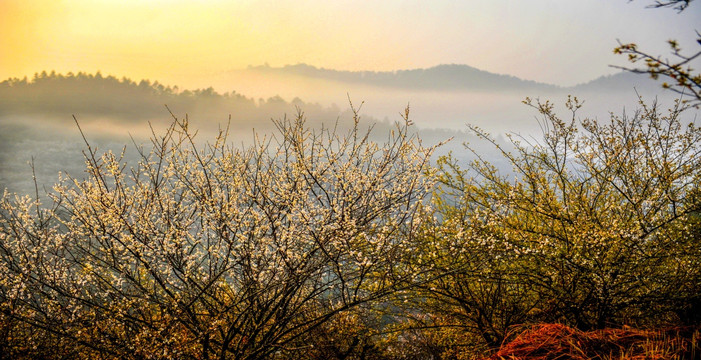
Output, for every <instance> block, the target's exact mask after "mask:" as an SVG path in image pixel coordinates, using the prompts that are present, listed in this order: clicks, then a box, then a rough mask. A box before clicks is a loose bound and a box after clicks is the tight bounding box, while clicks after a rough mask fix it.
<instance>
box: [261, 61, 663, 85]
mask: <svg viewBox="0 0 701 360" xmlns="http://www.w3.org/2000/svg"><path fill="white" fill-rule="evenodd" d="M247 70H248V71H254V72H258V73H264V74H270V75H294V76H301V77H305V78H312V79H323V80H329V81H337V82H342V83H354V84H364V85H370V86H378V87H389V88H402V89H408V90H409V89H410V90H445V91H454V90H474V91H521V90H525V89H528V90H539V91H544V92H561V91H570V90H592V91H597V90H606V91H621V90H622V91H629V90H630V89H632V88H633V87H646V88H647V87H651V86H652V87H659V86H660V85H659V84H658V83H656V82H655V81H653V80H651V79H648V78H646V77H645V76H644V75H640V74H633V73H629V72H620V73H618V74H614V75H608V76H602V77H599V78H597V79H595V80H592V81H590V82H587V83H584V84H579V85H576V86H572V87H561V86H557V85H552V84H546V83H541V82H536V81H531V80H523V79H520V78H518V77H515V76H511V75H502V74H495V73H491V72H488V71H483V70H480V69H477V68H474V67H472V66H469V65H458V64H446V65H438V66H434V67H431V68H426V69H411V70H397V71H342V70H332V69H325V68H317V67H315V66H311V65H307V64H297V65H286V66H283V67H271V66H268V65H260V66H249V67H248V69H247Z"/></svg>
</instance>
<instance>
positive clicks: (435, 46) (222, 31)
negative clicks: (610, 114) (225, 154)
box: [0, 0, 701, 89]
mask: <svg viewBox="0 0 701 360" xmlns="http://www.w3.org/2000/svg"><path fill="white" fill-rule="evenodd" d="M652 2H653V1H652V0H636V1H633V2H629V1H628V0H528V1H524V0H502V1H485V0H481V1H473V0H461V1H457V0H454V1H448V0H431V1H406V0H382V1H377V0H374V1H357V0H356V1H349V0H274V1H268V0H259V1H255V0H236V1H233V0H229V1H224V0H209V1H205V0H199V1H185V0H150V1H149V0H75V1H63V0H46V1H44V0H0V78H2V79H4V78H7V77H21V76H25V75H29V76H31V75H32V74H33V73H35V72H39V71H41V70H56V71H60V72H68V71H73V72H77V71H88V72H94V71H97V70H100V71H102V73H103V74H113V75H116V76H128V77H131V78H134V79H141V78H148V79H152V80H159V81H161V82H163V83H166V84H170V85H180V86H181V87H188V86H189V85H190V84H192V83H194V82H193V81H192V80H193V79H196V78H197V77H198V76H202V75H209V76H211V75H212V74H216V73H219V72H225V71H228V70H232V69H241V68H245V67H246V66H248V65H261V64H263V63H268V64H270V65H271V66H282V65H286V64H296V63H301V62H303V63H307V64H310V65H314V66H318V67H325V68H334V69H341V70H398V69H409V68H425V67H431V66H434V65H438V64H443V63H459V64H468V65H471V66H475V67H477V68H480V69H483V70H487V71H491V72H496V73H502V74H510V75H515V76H518V77H521V78H524V79H530V80H536V81H542V82H548V83H554V84H558V85H574V84H576V83H580V82H585V81H588V80H591V79H593V78H596V77H598V76H600V75H604V74H609V73H612V72H614V70H612V69H611V68H609V67H608V65H609V64H625V62H624V61H623V59H622V58H621V57H620V56H614V55H613V54H612V49H613V48H614V47H615V46H616V39H620V40H621V41H623V42H637V43H638V44H640V45H641V47H642V48H644V49H649V50H651V51H652V52H655V53H659V54H667V48H666V45H665V41H666V40H668V39H670V38H676V39H679V40H681V44H682V46H684V45H686V46H687V47H688V48H690V49H696V48H697V45H696V44H695V42H694V30H695V28H696V29H698V30H700V31H701V4H697V3H696V2H694V3H692V5H691V6H690V7H689V9H688V10H687V11H685V12H684V13H682V14H677V13H676V11H674V10H671V9H657V10H655V9H646V8H645V7H646V6H647V5H649V4H650V3H652ZM232 89H235V86H233V85H232Z"/></svg>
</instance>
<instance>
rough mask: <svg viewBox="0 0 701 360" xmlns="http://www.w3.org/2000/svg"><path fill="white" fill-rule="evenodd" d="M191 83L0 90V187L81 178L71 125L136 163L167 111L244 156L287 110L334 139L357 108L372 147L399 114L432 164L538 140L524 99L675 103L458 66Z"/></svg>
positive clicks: (90, 81) (627, 85)
mask: <svg viewBox="0 0 701 360" xmlns="http://www.w3.org/2000/svg"><path fill="white" fill-rule="evenodd" d="M201 81H202V82H203V85H204V84H207V83H208V84H210V85H211V86H212V87H205V88H204V89H201V90H182V89H178V88H177V87H169V86H165V85H162V84H159V83H157V82H155V83H152V82H149V81H140V82H134V81H131V80H129V79H124V78H123V79H117V78H115V77H111V76H103V75H101V74H99V73H98V74H82V73H81V74H53V73H52V74H46V73H43V74H38V75H37V76H35V77H34V78H33V79H9V80H6V81H4V82H2V83H0V188H7V189H8V190H9V191H12V192H18V193H33V192H34V184H33V181H32V170H31V167H30V165H29V163H30V162H32V161H33V164H34V169H35V173H36V178H37V184H38V185H39V187H40V189H39V190H40V193H43V192H44V190H43V189H44V188H47V189H49V188H50V186H51V184H53V183H55V182H56V181H57V179H58V173H59V171H60V172H63V173H64V174H65V173H67V174H69V175H70V176H71V177H74V178H78V179H80V178H82V177H83V174H84V173H83V168H84V164H83V158H82V156H83V154H82V151H83V150H84V149H85V148H86V146H85V143H84V142H83V139H82V137H81V135H80V132H79V131H78V126H77V125H76V123H75V121H74V119H73V115H75V116H76V118H77V119H78V122H79V124H80V127H81V128H82V129H83V132H84V133H85V135H86V137H87V139H88V141H89V142H90V143H91V145H93V146H96V147H97V148H98V151H99V152H102V151H105V150H112V151H115V152H121V151H122V149H123V147H124V146H125V145H126V149H127V152H126V158H127V160H129V161H130V162H134V161H135V160H136V159H137V157H138V156H137V155H138V154H137V152H136V151H135V145H134V144H133V143H136V144H146V146H147V147H148V144H149V137H150V136H151V135H152V130H153V131H154V132H155V134H156V135H159V134H160V133H161V132H162V130H163V129H165V127H167V126H168V125H169V124H170V123H171V122H172V116H171V114H170V113H169V110H170V111H172V112H173V114H174V115H175V116H176V117H179V118H182V117H185V116H187V117H188V119H189V122H190V127H191V129H198V130H199V134H198V137H197V139H198V141H201V142H202V144H204V142H205V141H211V140H213V139H214V137H215V136H216V134H217V133H218V130H219V129H222V128H225V127H228V128H229V140H230V142H232V143H233V144H235V146H246V145H247V144H250V143H251V141H252V139H253V136H254V132H255V133H257V134H259V135H260V136H265V135H268V136H269V135H270V134H273V133H274V132H275V126H274V123H273V121H272V120H271V119H279V118H282V117H284V116H287V117H294V116H296V115H297V113H298V112H299V111H302V112H304V114H305V117H306V118H307V121H308V126H310V127H313V128H321V126H322V124H323V125H324V126H326V127H333V126H338V128H339V131H344V129H347V128H348V127H349V126H352V124H353V114H352V112H351V109H350V104H349V100H350V101H352V104H353V106H354V107H355V108H356V109H358V110H359V113H360V115H361V124H360V126H361V127H369V126H371V125H372V124H374V125H373V126H374V130H373V134H374V136H375V138H374V139H375V140H377V141H382V140H383V139H384V138H386V136H387V134H388V131H390V130H391V128H392V124H393V122H395V121H401V120H402V114H403V112H404V109H405V108H406V106H407V105H408V106H409V107H410V118H411V120H412V121H413V122H414V123H415V124H416V129H417V130H418V132H419V135H420V137H421V138H422V139H423V140H424V144H425V145H427V146H430V145H433V144H437V143H439V142H441V141H445V140H448V139H449V138H452V140H451V141H450V142H448V144H447V145H444V146H442V147H441V148H440V149H439V150H438V151H437V154H439V155H440V154H446V153H448V152H449V151H452V152H453V154H454V155H455V156H456V157H458V158H460V159H462V161H466V160H467V159H469V158H470V155H471V154H470V153H469V152H468V151H467V150H465V149H464V148H463V146H462V143H463V142H469V143H471V144H472V145H473V146H475V147H476V149H477V150H478V151H479V152H482V153H485V154H488V155H489V156H492V157H493V156H494V154H495V153H494V151H493V150H492V149H490V148H489V147H488V144H485V143H483V142H479V141H477V139H476V138H475V137H474V136H469V135H468V132H467V127H466V124H471V125H475V126H479V127H481V128H483V129H485V130H487V131H488V132H490V133H492V134H494V135H495V136H496V137H497V138H498V139H499V141H500V142H503V139H504V137H503V136H504V134H509V133H511V134H518V135H520V136H523V137H525V138H527V139H531V138H537V137H538V134H539V133H540V131H541V129H540V127H539V123H538V121H537V115H538V114H537V112H536V111H535V110H534V109H532V108H529V107H528V106H526V105H524V104H523V103H522V101H523V100H524V99H525V98H526V97H530V98H533V99H540V100H542V101H545V100H550V101H552V102H554V103H556V104H557V105H558V107H557V108H558V109H559V110H560V114H561V115H562V116H563V117H565V118H569V117H570V115H569V114H567V113H566V112H565V111H564V106H563V104H564V103H565V101H566V99H567V96H568V95H573V96H577V97H578V98H579V99H580V100H584V107H583V108H582V109H581V110H580V112H579V113H578V114H577V117H579V118H583V117H590V118H597V119H603V120H607V119H608V118H609V112H613V113H615V114H620V113H622V112H623V111H624V109H625V110H626V111H627V112H628V113H632V112H634V110H635V109H636V108H637V101H638V98H637V97H638V94H639V95H640V96H642V97H643V98H644V99H645V100H647V101H649V102H652V101H653V100H654V99H655V94H662V95H661V97H660V99H659V101H660V102H662V103H663V104H664V105H665V106H666V107H668V106H671V105H672V102H673V99H674V98H675V97H676V96H675V95H674V94H673V93H669V92H667V93H663V92H662V91H661V90H660V88H659V84H657V83H654V82H652V81H651V80H649V79H647V78H645V77H644V76H638V75H634V74H627V73H622V74H619V75H615V76H611V77H606V78H600V79H597V80H595V81H593V82H591V83H588V84H583V85H579V86H576V87H571V88H560V87H557V86H553V85H547V84H540V83H535V82H531V81H522V80H520V79H517V78H514V77H510V76H503V75H495V74H490V73H486V72H482V71H479V70H477V69H473V68H470V67H467V66H459V65H450V66H442V67H436V68H432V69H419V70H411V71H404V72H401V71H400V72H386V73H374V72H338V71H333V70H324V69H317V68H313V67H309V66H306V65H297V66H289V67H283V68H270V67H265V66H264V67H251V68H249V69H246V70H241V71H232V72H229V73H225V74H215V75H212V76H211V77H204V78H202V80H201ZM166 106H167V107H168V108H166ZM493 161H495V160H493Z"/></svg>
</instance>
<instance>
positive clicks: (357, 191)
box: [0, 109, 432, 359]
mask: <svg viewBox="0 0 701 360" xmlns="http://www.w3.org/2000/svg"><path fill="white" fill-rule="evenodd" d="M174 119H175V121H174V122H173V124H172V126H170V127H169V128H168V129H167V131H165V133H164V135H162V136H156V135H154V136H153V139H152V141H153V144H152V150H151V151H149V152H147V151H145V150H143V148H139V153H140V154H141V161H140V162H139V163H138V165H136V166H134V167H131V168H127V164H125V163H124V162H123V160H122V159H123V154H122V156H118V155H115V154H113V153H111V152H107V153H105V154H103V155H98V153H97V151H96V150H95V149H93V148H92V147H91V146H90V145H89V144H88V145H87V150H86V151H85V155H86V164H87V168H86V172H87V178H86V179H84V180H77V179H75V180H70V179H69V180H64V181H62V182H61V183H59V184H58V185H56V187H55V189H54V192H53V193H52V194H51V195H50V196H51V201H50V204H49V205H48V206H47V205H42V204H41V202H40V201H39V199H31V198H29V197H13V196H11V195H9V194H5V195H4V196H3V197H2V200H1V203H0V207H1V209H0V310H1V311H2V315H1V316H2V319H1V320H2V327H3V329H2V331H3V334H4V337H3V339H2V340H1V343H0V346H1V348H0V352H2V353H4V354H9V356H11V357H13V356H14V357H20V356H29V357H32V356H46V357H52V356H53V357H60V356H83V357H95V358H100V357H102V358H115V357H124V358H198V359H207V358H219V359H253V358H256V359H257V358H269V357H277V356H285V357H286V356H291V354H293V353H295V352H297V353H299V352H302V353H304V352H305V351H306V350H305V345H304V344H305V341H304V339H305V337H306V336H307V335H308V334H309V333H311V331H310V330H313V329H315V328H317V327H319V326H321V325H322V324H325V323H327V322H329V321H330V319H333V318H334V317H335V316H336V315H338V314H340V313H343V312H345V311H347V310H349V309H353V308H355V307H357V306H359V305H361V304H365V303H367V302H370V301H374V300H378V299H381V298H383V297H385V296H386V295H388V294H390V293H392V292H394V291H396V289H397V288H398V287H399V286H401V284H404V283H405V282H404V280H406V279H408V278H411V277H412V276H414V275H413V274H412V273H410V272H407V271H406V270H405V269H402V268H400V267H399V266H397V264H401V263H406V261H405V257H406V256H408V255H409V254H410V251H411V246H410V244H411V239H412V238H413V236H414V233H415V231H416V229H417V227H418V226H419V225H420V223H421V218H419V217H418V216H416V215H417V209H418V207H419V206H420V204H421V201H422V199H424V197H425V196H426V195H427V194H428V193H429V192H430V190H431V187H432V178H431V175H430V174H431V171H429V170H428V158H429V156H430V154H431V152H432V148H424V147H422V146H421V144H420V141H419V140H418V139H417V138H416V137H415V136H413V135H411V133H410V121H409V119H408V109H407V112H406V117H405V118H404V122H403V123H401V124H398V125H397V126H396V128H395V130H394V131H393V132H392V133H391V134H389V137H388V138H387V142H386V143H384V144H378V143H375V142H373V141H371V140H370V139H369V135H370V130H368V131H367V132H363V131H360V130H359V128H358V116H357V113H356V115H355V117H354V124H355V125H354V126H353V127H352V129H351V130H350V131H348V132H347V133H341V132H340V131H337V130H336V128H331V129H328V128H327V129H321V130H316V131H312V130H310V129H308V128H306V127H305V120H304V116H303V114H301V113H299V114H298V116H297V117H296V118H294V119H287V118H285V119H282V120H279V121H276V122H275V124H276V126H277V129H278V132H277V133H276V135H274V136H272V137H269V138H257V139H256V141H255V143H254V145H252V146H250V147H248V148H241V149H239V148H233V147H231V146H230V145H228V144H227V142H226V131H221V133H220V135H219V136H218V137H217V138H216V140H215V141H214V142H213V143H211V144H208V145H206V146H204V147H198V146H197V145H196V142H195V140H194V134H193V133H192V132H191V131H190V130H189V129H188V122H187V119H185V120H178V119H176V118H175V117H174ZM86 143H87V141H86ZM300 344H302V345H300ZM306 344H307V345H306V346H312V345H313V341H308V342H306ZM293 345H294V346H293Z"/></svg>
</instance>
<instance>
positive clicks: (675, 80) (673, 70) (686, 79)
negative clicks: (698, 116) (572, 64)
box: [613, 0, 701, 108]
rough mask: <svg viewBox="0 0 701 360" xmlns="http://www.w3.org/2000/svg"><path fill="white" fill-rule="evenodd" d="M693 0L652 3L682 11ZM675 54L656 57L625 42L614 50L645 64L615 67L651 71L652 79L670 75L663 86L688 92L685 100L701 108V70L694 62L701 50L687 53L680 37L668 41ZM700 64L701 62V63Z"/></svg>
mask: <svg viewBox="0 0 701 360" xmlns="http://www.w3.org/2000/svg"><path fill="white" fill-rule="evenodd" d="M691 1H692V0H663V1H655V2H654V4H652V5H650V7H653V8H674V9H676V10H677V11H679V12H682V11H684V10H686V9H687V8H688V7H689V5H690V4H691ZM696 35H698V36H699V37H698V39H696V42H697V43H698V45H701V34H699V32H698V31H696ZM668 44H669V47H670V50H671V54H672V55H673V57H672V58H671V59H669V58H663V57H661V56H655V55H653V54H650V53H648V52H646V51H644V50H640V49H639V47H638V45H637V44H635V43H626V44H624V43H621V42H619V45H618V47H616V48H615V49H613V52H614V54H620V55H627V56H628V61H630V62H631V63H633V64H640V63H642V62H644V63H645V65H644V66H642V67H636V68H627V67H621V66H614V67H616V68H619V69H624V70H627V71H631V72H634V73H638V74H649V75H650V77H651V78H653V79H655V80H657V79H659V78H660V76H662V77H663V78H667V81H664V82H663V83H662V87H663V88H665V89H670V90H672V91H674V92H677V93H679V94H684V95H686V96H689V97H691V99H685V100H684V103H687V104H689V105H690V106H694V107H696V108H698V107H699V106H701V73H697V72H695V70H694V68H692V65H693V64H694V61H697V60H698V59H699V57H701V50H698V49H697V50H696V51H695V52H691V53H687V52H684V51H683V50H682V48H681V46H680V45H679V42H678V41H676V40H669V41H668ZM697 63H698V62H697Z"/></svg>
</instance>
